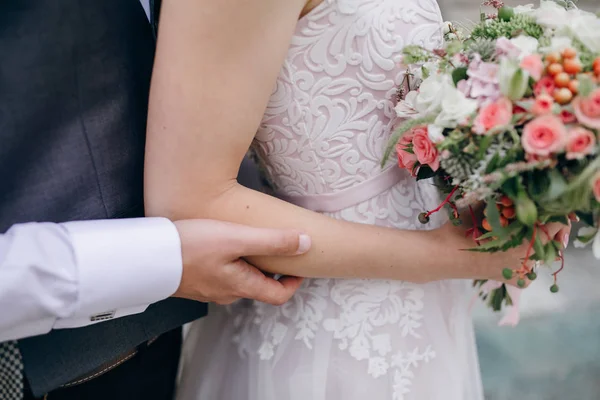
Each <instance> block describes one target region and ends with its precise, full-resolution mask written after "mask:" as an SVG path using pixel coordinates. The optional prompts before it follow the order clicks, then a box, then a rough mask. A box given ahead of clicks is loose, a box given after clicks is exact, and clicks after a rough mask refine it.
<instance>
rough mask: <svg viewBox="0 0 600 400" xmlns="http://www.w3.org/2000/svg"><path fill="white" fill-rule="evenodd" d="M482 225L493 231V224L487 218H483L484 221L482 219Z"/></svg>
mask: <svg viewBox="0 0 600 400" xmlns="http://www.w3.org/2000/svg"><path fill="white" fill-rule="evenodd" d="M481 226H482V227H483V229H485V230H486V231H488V232H491V231H492V226H491V225H490V223H489V222H488V220H487V219H485V218H484V219H483V221H481Z"/></svg>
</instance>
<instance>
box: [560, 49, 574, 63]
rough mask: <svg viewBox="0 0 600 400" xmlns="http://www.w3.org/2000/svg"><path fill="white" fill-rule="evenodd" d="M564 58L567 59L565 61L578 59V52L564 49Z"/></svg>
mask: <svg viewBox="0 0 600 400" xmlns="http://www.w3.org/2000/svg"><path fill="white" fill-rule="evenodd" d="M562 56H563V58H565V61H566V60H570V59H573V58H575V57H577V50H575V49H573V48H571V47H567V48H566V49H564V50H563V51H562Z"/></svg>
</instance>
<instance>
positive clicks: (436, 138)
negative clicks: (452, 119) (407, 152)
mask: <svg viewBox="0 0 600 400" xmlns="http://www.w3.org/2000/svg"><path fill="white" fill-rule="evenodd" d="M443 132H444V128H443V127H441V126H437V125H433V124H432V125H428V126H427V136H428V137H429V140H431V141H432V142H433V143H440V142H443V141H444V134H443Z"/></svg>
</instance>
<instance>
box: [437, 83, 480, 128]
mask: <svg viewBox="0 0 600 400" xmlns="http://www.w3.org/2000/svg"><path fill="white" fill-rule="evenodd" d="M438 97H441V98H442V102H441V108H442V110H441V112H440V113H439V114H438V116H437V118H436V119H435V125H438V126H440V127H444V128H456V126H457V125H458V124H460V123H463V122H464V121H465V120H466V119H467V117H470V116H471V115H472V114H473V113H475V111H477V106H478V104H477V100H473V99H468V98H467V97H466V96H465V95H464V94H462V92H460V91H459V90H458V89H456V88H455V87H454V85H452V83H450V82H448V83H445V84H444V87H443V88H438Z"/></svg>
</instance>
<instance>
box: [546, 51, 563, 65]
mask: <svg viewBox="0 0 600 400" xmlns="http://www.w3.org/2000/svg"><path fill="white" fill-rule="evenodd" d="M546 61H548V62H549V63H550V64H554V63H558V62H560V54H559V53H558V52H553V53H549V54H548V55H546Z"/></svg>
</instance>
